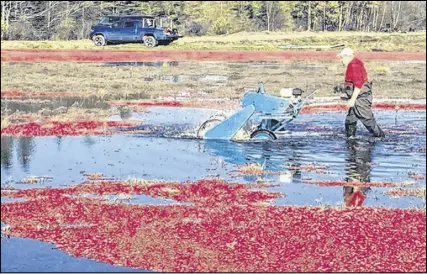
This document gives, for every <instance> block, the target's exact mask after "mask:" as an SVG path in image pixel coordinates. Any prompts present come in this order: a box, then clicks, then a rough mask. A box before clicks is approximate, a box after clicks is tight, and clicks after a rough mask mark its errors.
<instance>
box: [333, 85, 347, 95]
mask: <svg viewBox="0 0 427 274" xmlns="http://www.w3.org/2000/svg"><path fill="white" fill-rule="evenodd" d="M345 90H346V87H345V86H344V85H338V86H335V87H334V93H344V92H345Z"/></svg>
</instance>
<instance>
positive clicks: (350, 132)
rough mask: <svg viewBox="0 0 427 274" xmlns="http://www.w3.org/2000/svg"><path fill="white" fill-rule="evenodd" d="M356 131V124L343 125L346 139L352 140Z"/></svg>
mask: <svg viewBox="0 0 427 274" xmlns="http://www.w3.org/2000/svg"><path fill="white" fill-rule="evenodd" d="M356 130H357V123H356V124H346V125H345V132H346V133H347V138H352V139H354V138H356Z"/></svg>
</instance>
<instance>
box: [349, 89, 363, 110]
mask: <svg viewBox="0 0 427 274" xmlns="http://www.w3.org/2000/svg"><path fill="white" fill-rule="evenodd" d="M360 91H361V89H360V88H357V87H354V91H353V94H352V95H351V98H350V100H348V103H347V106H348V107H350V108H352V107H354V105H355V104H356V99H357V97H358V96H359V94H360Z"/></svg>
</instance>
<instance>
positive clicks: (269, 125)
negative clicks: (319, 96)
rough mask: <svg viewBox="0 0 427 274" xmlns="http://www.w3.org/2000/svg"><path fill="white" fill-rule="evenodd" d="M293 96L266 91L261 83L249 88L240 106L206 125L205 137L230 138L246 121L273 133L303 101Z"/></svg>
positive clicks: (296, 111) (275, 133) (293, 113)
mask: <svg viewBox="0 0 427 274" xmlns="http://www.w3.org/2000/svg"><path fill="white" fill-rule="evenodd" d="M312 94H314V93H312ZM312 94H311V95H312ZM308 97H309V96H308ZM293 99H294V100H292V101H291V99H289V98H283V97H279V96H273V95H269V94H266V93H265V91H264V87H263V85H262V83H260V84H259V85H258V90H257V91H249V92H247V93H246V94H245V95H244V96H243V98H242V102H241V107H242V108H241V110H240V111H238V112H236V113H235V114H233V115H232V116H230V117H228V118H227V119H225V120H224V121H222V122H221V123H219V124H218V125H216V126H214V127H213V128H211V129H209V130H208V131H207V132H206V133H205V135H204V139H208V140H231V139H232V138H233V137H234V135H235V134H236V133H237V132H238V131H239V130H240V129H241V128H242V127H243V126H244V125H245V124H246V123H248V121H251V122H253V123H252V124H256V125H258V126H257V128H256V130H258V131H259V130H263V131H267V132H268V133H269V134H270V135H271V136H274V137H275V136H276V135H277V134H279V133H280V132H283V131H284V130H285V127H286V125H287V124H288V123H289V122H291V121H292V120H293V119H295V118H296V117H297V116H298V113H299V111H300V110H301V108H302V107H303V105H304V104H305V102H306V100H305V99H302V98H293Z"/></svg>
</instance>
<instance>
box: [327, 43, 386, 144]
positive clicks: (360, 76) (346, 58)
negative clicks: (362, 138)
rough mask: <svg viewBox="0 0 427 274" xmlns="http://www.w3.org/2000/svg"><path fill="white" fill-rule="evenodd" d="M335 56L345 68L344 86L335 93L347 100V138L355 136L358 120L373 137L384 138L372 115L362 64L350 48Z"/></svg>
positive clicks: (370, 92)
mask: <svg viewBox="0 0 427 274" xmlns="http://www.w3.org/2000/svg"><path fill="white" fill-rule="evenodd" d="M337 56H338V57H340V59H341V63H342V64H343V65H344V66H347V70H346V73H345V86H344V87H343V88H335V90H336V91H345V93H346V95H347V99H348V103H347V105H348V107H349V110H348V114H347V118H346V120H345V130H346V133H347V137H355V136H356V129H357V121H358V120H360V121H361V122H362V124H363V125H364V126H365V127H366V129H367V130H369V132H370V133H372V134H373V135H374V136H375V137H385V134H384V132H383V131H382V130H381V128H380V127H379V126H378V124H377V122H376V121H375V118H374V114H373V113H372V109H371V108H372V88H371V83H368V74H367V72H366V69H365V66H364V64H363V62H362V61H361V60H359V59H358V58H356V57H355V56H354V52H353V50H352V49H350V48H345V49H343V50H342V51H341V52H340V54H338V55H337Z"/></svg>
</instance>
